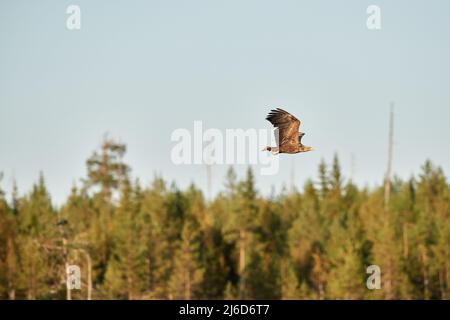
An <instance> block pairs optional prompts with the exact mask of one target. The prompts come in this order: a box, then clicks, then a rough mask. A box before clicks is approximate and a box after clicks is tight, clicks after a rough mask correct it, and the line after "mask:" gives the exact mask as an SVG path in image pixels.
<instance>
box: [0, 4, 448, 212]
mask: <svg viewBox="0 0 450 320" xmlns="http://www.w3.org/2000/svg"><path fill="white" fill-rule="evenodd" d="M70 4H76V5H79V6H80V8H81V30H75V31H70V30H68V29H67V28H66V19H67V17H68V15H67V14H66V8H67V6H68V5H70ZM371 4H375V5H378V6H379V7H380V8H381V30H376V31H374V30H368V29H367V27H366V19H367V13H366V8H367V7H368V6H369V5H371ZM449 17H450V1H448V0H442V1H439V0H434V1H425V0H424V1H406V0H405V1H400V0H395V1H394V0H389V1H387V0H386V1H379V0H378V1H377V0H372V1H364V0H350V1H331V0H330V1H322V0H308V1H300V0H290V1H286V0H281V1H265V0H240V1H237V0H227V1H224V0H220V1H219V0H215V1H212V0H202V1H200V0H189V1H181V0H179V1H167V0H158V1H133V0H127V1H106V0H96V1H76V0H73V1H61V0H46V1H31V0H29V1H21V0H19V1H18V0H14V1H13V0H10V1H6V0H1V1H0V171H2V172H3V173H4V178H3V181H1V182H0V185H1V188H2V189H5V190H6V191H8V192H10V190H11V186H12V181H13V180H14V179H15V180H16V181H17V183H18V187H19V191H20V193H21V194H23V193H24V192H28V191H29V190H30V189H31V186H32V184H33V182H35V181H36V180H37V178H38V175H39V171H43V172H44V176H45V178H46V182H47V185H48V187H49V189H50V192H51V195H52V198H53V200H54V201H55V203H57V204H60V203H62V202H63V201H64V200H65V198H66V197H67V195H68V194H69V192H70V187H71V185H72V183H73V182H77V183H79V181H80V178H83V177H85V175H86V167H85V160H86V159H87V158H88V157H89V156H90V155H91V153H92V151H93V150H94V149H95V148H97V147H98V146H99V145H100V142H101V139H102V136H103V134H104V133H105V132H108V133H109V135H110V136H111V137H114V138H118V139H120V140H121V141H123V142H125V143H126V144H127V146H128V152H127V155H126V157H125V161H126V162H127V163H128V164H129V165H130V166H131V167H132V170H133V171H132V175H133V177H139V178H140V180H141V182H142V183H143V184H144V185H148V184H149V182H150V181H151V180H152V178H153V176H154V173H155V172H157V173H160V174H162V175H163V177H164V178H165V179H167V180H169V181H176V183H177V184H178V185H179V186H180V187H182V188H184V187H186V186H187V185H188V184H189V183H190V182H195V183H196V184H197V185H198V186H199V187H201V188H203V189H204V188H205V186H206V177H205V172H206V170H205V167H204V166H201V165H189V166H186V165H184V166H175V165H174V164H172V163H171V161H170V151H171V149H172V147H173V146H174V143H173V142H171V140H170V135H171V133H172V132H173V131H174V130H175V129H177V128H187V129H189V130H192V129H193V123H194V121H195V120H202V121H203V126H204V127H205V128H219V129H226V128H244V129H245V128H257V129H264V128H266V129H268V128H270V124H269V123H268V122H267V121H265V120H264V118H265V116H266V114H267V112H268V111H269V110H270V108H275V107H283V108H284V109H286V110H288V111H290V112H292V113H293V114H294V115H296V116H297V117H298V118H300V120H302V127H301V131H303V132H306V136H305V137H304V140H303V142H304V143H305V144H307V145H311V146H313V147H315V148H316V151H313V152H310V153H307V154H297V155H282V156H281V158H280V164H281V166H282V167H281V170H280V172H279V174H277V175H274V176H260V175H259V174H258V172H256V181H257V187H258V189H259V190H260V191H261V193H263V194H268V193H269V192H270V190H271V186H274V187H275V189H276V190H277V191H279V190H280V189H281V186H282V185H283V184H287V185H289V183H290V173H291V170H292V169H291V168H292V164H294V165H295V179H296V185H297V186H298V187H301V186H302V185H303V183H304V181H305V180H306V179H307V178H315V177H316V176H317V166H318V163H319V161H320V159H321V158H325V159H326V160H327V161H328V162H330V161H331V159H332V156H333V154H334V153H335V152H337V153H338V155H339V156H340V159H341V164H342V166H343V171H344V175H345V177H347V178H349V177H350V175H352V176H353V179H354V180H355V181H356V182H357V183H358V184H360V185H369V186H373V185H375V184H377V183H380V182H381V180H382V178H383V174H384V172H385V168H386V161H387V154H386V150H387V139H388V137H387V135H388V133H387V132H388V113H389V103H390V101H395V105H396V107H395V114H396V118H395V145H394V164H393V169H394V172H395V173H396V174H398V175H399V176H401V177H404V178H407V177H409V176H410V175H411V174H413V173H418V172H419V169H420V166H421V165H422V164H423V162H424V161H425V160H426V159H427V158H429V159H431V160H432V161H433V162H434V163H436V164H438V165H440V166H442V167H443V168H444V171H445V172H446V173H447V174H448V173H449V172H450V148H449V141H450V127H449V125H448V122H449V118H450V19H449ZM352 155H353V156H352ZM352 158H353V161H352ZM226 169H227V166H214V167H213V169H212V171H213V192H214V193H215V192H217V191H219V190H220V189H221V188H222V186H223V181H224V174H225V172H226ZM236 169H237V171H238V173H239V174H240V175H241V176H242V174H243V172H244V170H245V166H238V167H237V168H236Z"/></svg>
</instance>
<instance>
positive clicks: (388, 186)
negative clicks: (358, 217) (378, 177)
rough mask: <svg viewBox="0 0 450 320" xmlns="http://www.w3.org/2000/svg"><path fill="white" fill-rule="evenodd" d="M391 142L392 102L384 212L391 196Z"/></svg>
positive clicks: (392, 129) (392, 103)
mask: <svg viewBox="0 0 450 320" xmlns="http://www.w3.org/2000/svg"><path fill="white" fill-rule="evenodd" d="M393 140H394V102H391V110H390V115H389V145H388V163H387V170H386V177H385V179H384V207H385V210H386V211H387V210H388V209H389V199H390V196H391V175H392V149H393Z"/></svg>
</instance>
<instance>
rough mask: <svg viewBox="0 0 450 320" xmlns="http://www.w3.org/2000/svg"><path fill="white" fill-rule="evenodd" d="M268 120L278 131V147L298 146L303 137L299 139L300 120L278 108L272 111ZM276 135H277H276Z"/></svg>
mask: <svg viewBox="0 0 450 320" xmlns="http://www.w3.org/2000/svg"><path fill="white" fill-rule="evenodd" d="M266 120H268V121H269V122H270V123H271V124H273V126H274V127H276V128H277V130H278V140H279V141H277V142H278V145H279V146H280V147H281V146H282V145H283V146H288V145H292V146H298V145H299V142H300V139H301V136H300V137H299V131H298V130H299V128H300V120H298V119H297V118H296V117H294V116H293V115H292V114H290V113H289V112H287V111H284V110H283V109H280V108H277V109H274V110H271V111H270V113H269V114H268V115H267V117H266ZM275 134H276V133H275Z"/></svg>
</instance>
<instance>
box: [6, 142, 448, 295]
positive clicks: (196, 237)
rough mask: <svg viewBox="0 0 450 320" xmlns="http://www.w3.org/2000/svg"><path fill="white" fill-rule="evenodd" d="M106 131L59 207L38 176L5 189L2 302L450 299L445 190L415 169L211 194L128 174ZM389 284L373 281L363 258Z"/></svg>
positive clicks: (328, 169)
mask: <svg viewBox="0 0 450 320" xmlns="http://www.w3.org/2000/svg"><path fill="white" fill-rule="evenodd" d="M125 152H126V146H125V145H123V144H121V143H118V142H116V141H114V140H112V139H106V140H104V141H103V143H102V146H101V148H99V150H97V151H95V152H94V153H93V154H92V156H91V157H89V159H88V160H87V161H86V167H87V174H86V178H85V179H83V181H82V183H81V186H76V185H74V186H73V187H72V190H71V193H70V196H69V197H68V198H67V200H66V201H65V203H64V204H63V205H62V206H59V207H56V206H55V205H54V204H52V201H51V197H50V194H49V192H48V190H47V187H46V185H45V180H44V177H43V175H42V174H41V176H40V178H39V180H38V181H37V182H36V183H35V184H34V186H33V187H32V189H31V190H30V191H29V192H28V193H26V194H19V192H18V191H17V187H16V186H15V187H14V188H13V191H12V194H11V195H6V194H5V193H4V192H3V191H2V190H1V189H0V299H66V298H67V297H68V296H67V289H66V273H65V267H66V266H67V265H78V266H79V267H80V270H81V290H71V291H70V298H71V299H87V298H92V299H449V298H450V223H449V221H450V220H449V218H450V186H449V184H448V183H447V181H446V177H445V175H444V173H443V171H442V169H441V168H440V167H437V166H435V165H433V164H432V163H431V162H430V161H426V162H425V163H424V165H423V166H422V168H421V169H420V174H419V175H417V176H414V177H411V178H409V179H407V180H403V179H400V178H398V177H395V178H394V179H392V181H391V183H390V186H391V195H390V200H389V203H388V204H387V205H385V203H384V197H383V186H381V185H380V186H378V187H374V188H370V189H369V188H367V187H366V188H361V187H358V186H357V185H355V184H354V183H353V182H352V181H351V179H344V178H343V177H342V174H341V168H340V164H339V160H338V157H337V156H335V157H334V159H333V160H332V162H331V164H328V163H326V162H325V161H322V162H321V164H320V165H319V168H318V172H317V175H316V178H314V179H310V180H308V181H307V182H306V183H305V184H304V186H303V188H302V190H284V191H282V192H281V193H280V194H276V195H272V196H269V197H263V196H262V195H261V194H259V193H258V191H257V189H256V186H255V182H254V176H253V173H252V171H251V169H250V168H249V169H248V171H247V173H246V176H245V177H243V178H242V179H239V178H238V177H237V176H236V173H235V172H234V170H233V168H230V169H229V170H228V173H227V176H226V179H225V183H224V188H223V190H222V191H221V192H220V193H218V195H217V196H216V197H215V198H214V199H211V200H208V201H207V200H206V199H205V197H204V195H203V193H202V192H201V191H200V190H199V188H197V187H196V186H195V185H191V186H189V187H188V188H186V189H185V190H180V189H179V188H178V187H177V186H176V185H175V184H169V183H168V182H167V181H164V180H163V179H162V178H161V177H158V176H156V177H155V178H154V179H153V181H152V182H151V184H150V185H149V186H147V187H143V186H142V184H141V182H140V181H139V180H132V179H131V178H130V168H129V166H128V165H126V164H125V163H124V161H123V156H124V154H125ZM374 264H375V265H378V266H379V267H380V270H381V289H379V290H369V289H368V288H367V287H366V280H367V277H368V274H367V273H366V269H367V267H368V266H369V265H374Z"/></svg>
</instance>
